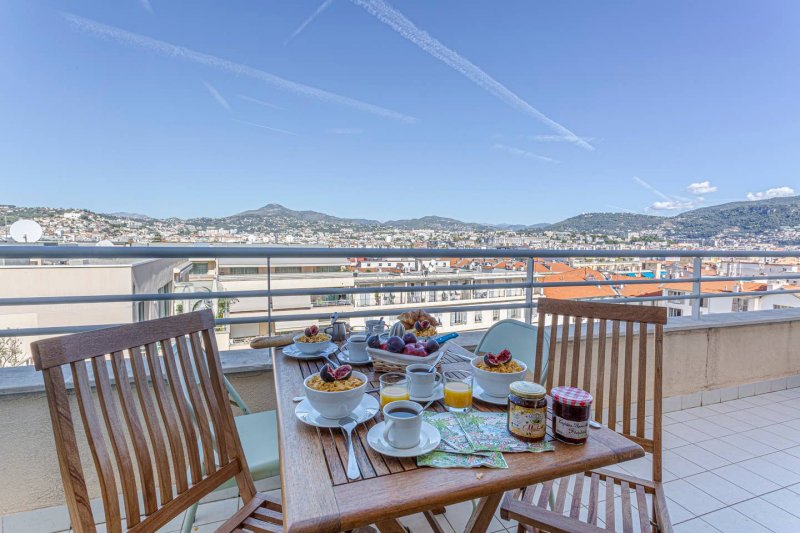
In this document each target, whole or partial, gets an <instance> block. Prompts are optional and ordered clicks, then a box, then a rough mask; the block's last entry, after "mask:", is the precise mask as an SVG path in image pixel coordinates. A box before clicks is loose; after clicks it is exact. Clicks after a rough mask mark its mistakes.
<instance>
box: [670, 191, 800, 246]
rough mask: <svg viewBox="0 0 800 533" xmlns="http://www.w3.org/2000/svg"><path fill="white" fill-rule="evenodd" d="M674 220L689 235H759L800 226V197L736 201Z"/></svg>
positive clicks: (705, 208)
mask: <svg viewBox="0 0 800 533" xmlns="http://www.w3.org/2000/svg"><path fill="white" fill-rule="evenodd" d="M670 220H671V222H672V223H673V224H674V226H675V231H676V232H678V233H680V234H682V235H685V236H687V237H706V238H707V237H713V236H714V235H717V234H719V233H720V232H721V231H723V230H724V231H727V232H729V233H741V234H758V233H759V232H762V231H768V230H774V229H778V228H780V227H782V226H795V227H797V226H800V196H789V197H786V198H770V199H769V200H759V201H757V202H732V203H729V204H721V205H715V206H711V207H702V208H700V209H695V210H693V211H687V212H686V213H682V214H680V215H677V216H675V217H672V218H671V219H670Z"/></svg>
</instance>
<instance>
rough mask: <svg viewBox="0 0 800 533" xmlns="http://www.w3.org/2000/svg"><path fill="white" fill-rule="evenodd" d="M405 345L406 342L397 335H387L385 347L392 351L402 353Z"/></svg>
mask: <svg viewBox="0 0 800 533" xmlns="http://www.w3.org/2000/svg"><path fill="white" fill-rule="evenodd" d="M405 347H406V343H404V342H403V339H402V338H400V337H397V336H394V337H389V341H388V342H387V343H386V349H387V350H388V351H390V352H393V353H403V349H404V348H405Z"/></svg>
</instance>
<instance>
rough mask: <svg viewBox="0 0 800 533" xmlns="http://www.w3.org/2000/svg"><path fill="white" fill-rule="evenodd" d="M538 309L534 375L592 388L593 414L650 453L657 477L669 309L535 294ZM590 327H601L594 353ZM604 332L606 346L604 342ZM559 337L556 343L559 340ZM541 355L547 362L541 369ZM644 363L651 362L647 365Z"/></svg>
mask: <svg viewBox="0 0 800 533" xmlns="http://www.w3.org/2000/svg"><path fill="white" fill-rule="evenodd" d="M538 311H539V331H538V335H539V342H538V344H537V357H536V365H535V367H534V376H535V379H536V381H537V382H539V383H546V387H547V390H548V391H549V390H550V389H552V388H553V387H557V386H570V387H580V388H582V389H584V390H586V391H588V392H590V393H591V394H592V396H593V397H594V404H593V410H594V414H593V418H594V420H595V421H597V422H599V423H600V424H603V425H605V426H607V427H609V428H610V429H612V430H614V431H617V432H618V433H621V434H623V435H625V436H626V437H628V438H629V439H631V440H632V441H634V442H636V443H637V444H639V445H640V446H642V447H643V448H644V450H645V451H646V452H650V453H652V454H653V481H656V482H660V481H661V450H662V442H661V400H662V369H663V366H662V363H663V362H662V358H663V335H664V324H666V323H667V310H666V309H665V308H663V307H650V306H641V305H622V304H609V303H596V302H579V301H572V300H554V299H547V298H542V299H540V300H538ZM547 317H549V318H550V324H551V326H550V345H549V353H548V354H546V356H545V355H544V354H543V346H544V344H543V343H542V342H541V339H542V336H543V335H544V330H545V323H546V318H547ZM623 324H624V327H623ZM584 326H585V328H586V329H585V332H584V329H583V328H584ZM570 330H571V331H570ZM595 331H597V332H598V334H597V336H598V342H597V354H596V357H595V354H594V353H593V352H594V349H595V346H594V342H593V339H594V335H595ZM570 333H571V335H572V347H571V350H570V346H569V344H570V343H569V341H570ZM637 335H638V341H637V346H636V347H634V337H635V336H637ZM609 337H610V346H607V345H608V344H609V342H608V341H609ZM559 341H561V345H560V347H558V346H557V345H558V342H559ZM648 353H651V354H652V357H650V359H649V360H650V361H651V363H648ZM543 357H545V358H546V360H547V361H548V364H547V366H546V367H544V368H543V366H542V364H541V361H542V360H543ZM648 364H650V365H652V368H648ZM542 374H544V375H542ZM543 380H544V381H543ZM649 399H651V400H652V405H653V410H652V415H653V428H652V432H651V431H649V430H648V429H647V423H646V420H645V419H646V415H649V414H650V413H649V412H648V411H649V410H648V409H647V405H648V402H649V401H650V400H649ZM620 406H621V410H620Z"/></svg>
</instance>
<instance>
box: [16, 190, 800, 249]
mask: <svg viewBox="0 0 800 533" xmlns="http://www.w3.org/2000/svg"><path fill="white" fill-rule="evenodd" d="M0 211H2V212H4V213H5V214H6V215H10V216H11V220H10V222H13V220H14V219H15V218H16V219H18V218H34V217H46V216H54V215H58V214H64V213H66V212H70V211H72V212H74V211H80V212H83V213H87V214H88V213H92V214H94V215H96V216H98V217H105V218H106V219H111V220H114V219H115V220H125V219H128V220H132V221H136V222H139V223H144V224H152V223H156V222H165V221H172V220H174V221H182V222H185V223H187V224H191V225H195V226H198V227H204V226H205V227H214V226H221V227H225V228H237V229H239V230H242V231H247V232H259V231H260V232H274V231H284V230H286V229H291V228H293V227H299V226H305V227H308V226H311V227H312V228H313V229H314V231H321V232H325V231H331V230H338V229H345V228H351V229H352V228H358V229H362V230H363V229H369V228H397V229H407V230H424V229H429V230H433V231H454V232H459V231H483V232H485V231H518V232H534V233H535V232H542V231H558V232H574V233H586V234H605V235H615V236H625V235H626V234H628V233H631V232H642V231H656V232H658V233H660V234H662V235H664V236H674V237H681V238H695V239H704V238H710V237H714V236H717V235H756V236H757V235H759V234H760V233H763V232H765V231H775V230H781V229H782V228H785V227H789V228H794V227H800V196H790V197H781V198H770V199H766V200H756V201H739V202H729V203H725V204H719V205H714V206H707V207H702V208H698V209H693V210H691V211H685V212H683V213H679V214H677V215H673V216H669V217H666V216H655V215H645V214H640V213H618V212H611V213H602V212H596V213H594V212H593V213H583V214H580V215H576V216H573V217H569V218H567V219H564V220H561V221H559V222H555V223H553V224H548V223H539V224H530V225H525V224H505V223H498V224H493V223H480V222H464V221H461V220H457V219H454V218H448V217H442V216H437V215H429V216H423V217H419V218H411V219H398V220H387V221H386V222H380V221H377V220H371V219H365V218H345V217H337V216H334V215H329V214H327V213H321V212H318V211H312V210H303V211H298V210H293V209H290V208H288V207H285V206H283V205H281V204H277V203H269V204H266V205H264V206H262V207H260V208H257V209H249V210H245V211H242V212H239V213H236V214H233V215H229V216H224V217H196V218H188V219H181V218H178V217H169V218H163V219H159V218H155V217H149V216H147V215H140V214H138V213H126V212H116V213H93V212H92V211H89V210H86V209H74V208H53V207H16V206H11V205H0Z"/></svg>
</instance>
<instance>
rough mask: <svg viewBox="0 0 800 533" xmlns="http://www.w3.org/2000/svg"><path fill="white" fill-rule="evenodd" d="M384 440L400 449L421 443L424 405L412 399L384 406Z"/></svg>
mask: <svg viewBox="0 0 800 533" xmlns="http://www.w3.org/2000/svg"><path fill="white" fill-rule="evenodd" d="M383 422H384V427H383V440H385V441H386V442H387V443H388V444H389V446H392V447H394V448H400V449H407V448H413V447H414V446H416V445H418V444H419V441H420V436H421V434H422V406H421V405H420V404H418V403H417V402H412V401H410V400H400V401H396V402H392V403H388V404H386V406H385V407H384V408H383Z"/></svg>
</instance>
